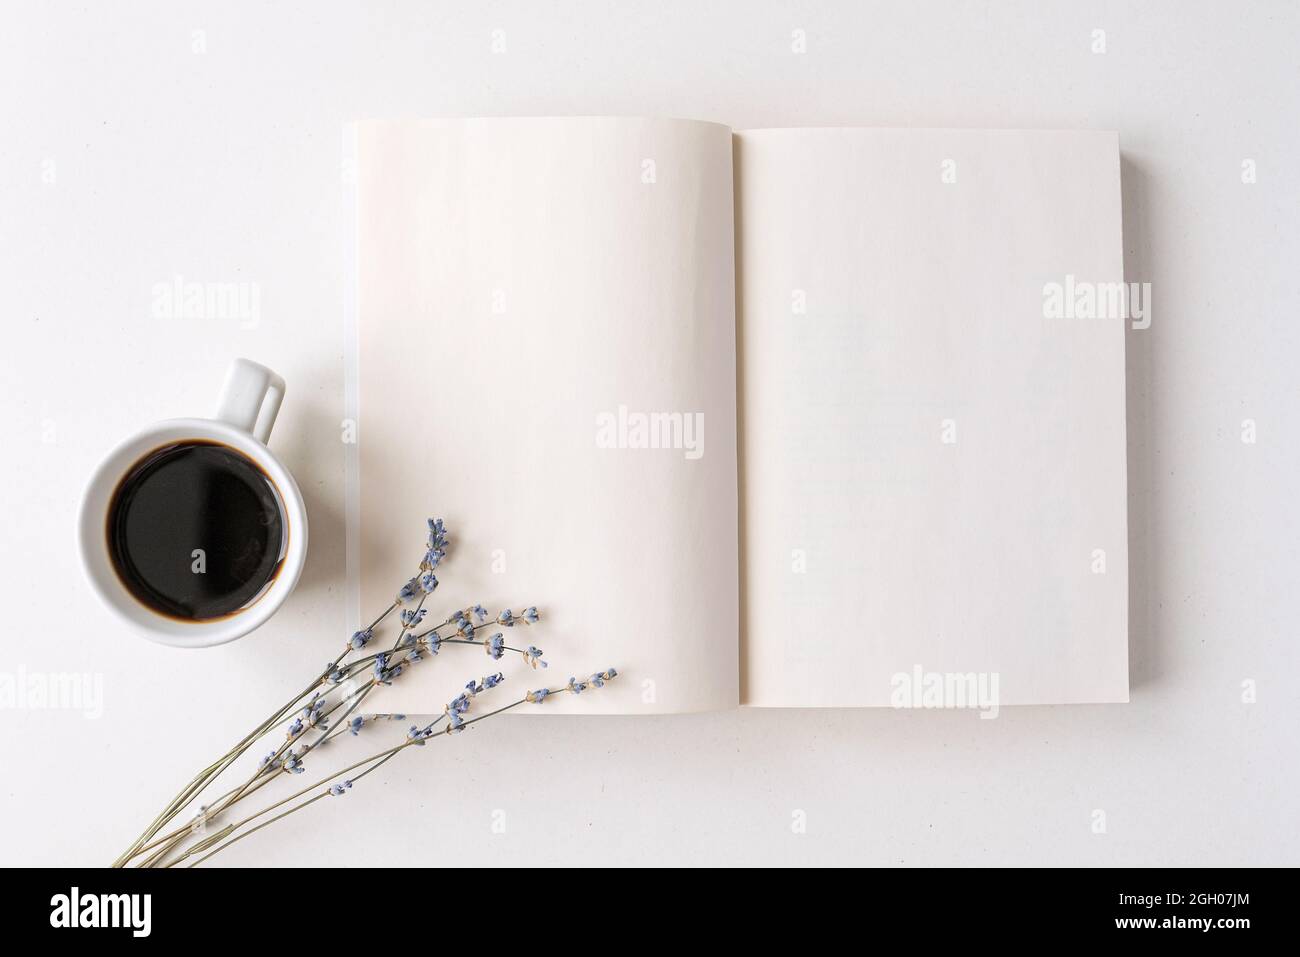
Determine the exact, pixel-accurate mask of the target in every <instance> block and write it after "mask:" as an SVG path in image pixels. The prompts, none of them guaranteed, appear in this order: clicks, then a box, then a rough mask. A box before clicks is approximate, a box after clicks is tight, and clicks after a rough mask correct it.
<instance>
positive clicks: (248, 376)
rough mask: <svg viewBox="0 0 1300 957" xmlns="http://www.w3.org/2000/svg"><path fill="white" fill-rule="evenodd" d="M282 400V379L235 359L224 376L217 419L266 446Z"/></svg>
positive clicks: (259, 367) (250, 363)
mask: <svg viewBox="0 0 1300 957" xmlns="http://www.w3.org/2000/svg"><path fill="white" fill-rule="evenodd" d="M283 401H284V380H283V379H281V378H280V377H279V376H278V375H276V374H275V373H274V372H272V371H271V370H270V369H268V368H267V367H266V366H264V365H259V364H258V363H256V362H253V361H252V360H250V359H236V360H235V361H234V362H232V363H230V370H229V371H228V372H227V373H226V384H225V385H224V386H222V387H221V401H220V402H218V403H217V418H218V419H219V420H221V421H222V422H225V423H226V424H228V425H233V426H234V427H235V428H237V429H240V430H242V431H244V432H249V433H251V434H252V436H253V438H255V439H257V441H259V442H261V443H262V444H263V445H265V444H266V441H267V439H269V438H270V437H271V427H272V426H274V425H275V417H276V416H277V415H279V413H280V403H281V402H283Z"/></svg>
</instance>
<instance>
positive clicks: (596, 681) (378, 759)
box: [168, 668, 618, 867]
mask: <svg viewBox="0 0 1300 957" xmlns="http://www.w3.org/2000/svg"><path fill="white" fill-rule="evenodd" d="M617 675H618V672H617V671H616V670H615V669H613V668H610V669H608V670H606V671H598V672H595V673H593V674H592V675H591V676H590V677H589V678H586V679H583V680H582V681H578V680H577V679H575V678H570V679H569V682H568V684H566V685H563V686H561V687H559V688H540V689H538V690H536V691H530V692H528V694H526V695H525V696H524V697H522V698H520V699H519V700H518V701H514V702H512V703H510V704H508V705H505V706H503V707H500V708H497V709H496V710H495V711H489V712H488V713H487V714H482V715H479V716H478V717H475V718H471V719H469V720H467V721H464V720H462V721H460V722H459V723H458V724H456V725H454V726H453V724H452V722H451V721H450V720H449V721H448V724H447V726H446V727H444V728H443V729H441V730H440V731H432V730H431V729H432V724H430V725H429V730H428V733H422V734H420V735H419V736H418V737H408V738H407V740H405V741H403V742H402V743H401V744H399V745H396V746H394V747H392V748H389V749H387V750H386V751H380V752H378V753H377V754H373V755H371V756H370V757H368V758H363V759H362V760H360V761H358V762H356V763H355V764H351V765H349V766H348V767H346V768H343V769H342V770H340V771H336V772H335V773H333V774H330V775H327V776H326V777H323V778H321V779H320V780H319V781H316V782H314V783H312V784H310V785H308V786H307V787H305V788H303V789H301V790H300V791H297V792H295V793H294V794H291V795H289V796H288V797H286V798H284V799H283V800H281V801H277V802H276V803H275V804H271V805H268V806H267V807H264V808H263V809H262V810H260V811H258V812H257V813H256V814H252V815H250V816H249V817H247V818H244V819H243V820H242V821H239V822H236V823H235V824H234V825H230V826H229V827H230V830H229V831H225V835H226V839H225V840H224V842H223V843H221V844H219V845H217V846H216V847H214V848H213V849H212V850H211V851H209V852H208V853H207V854H204V855H203V856H202V857H200V858H199V859H198V860H196V861H194V862H193V863H192V864H189V865H188V866H189V867H196V866H197V865H199V864H202V863H203V862H204V861H206V860H207V859H208V858H209V857H211V856H212V855H213V854H216V853H217V852H218V851H221V850H224V849H225V848H227V847H229V846H230V845H232V844H235V843H237V842H238V841H240V840H242V839H243V838H245V837H247V836H248V835H250V834H253V833H254V832H256V831H259V830H261V829H262V828H263V827H266V826H267V825H269V824H273V823H274V822H276V821H278V820H280V819H282V818H284V817H287V816H288V815H289V814H292V813H293V812H294V811H299V810H302V809H303V808H305V807H308V806H310V805H312V804H314V803H316V802H317V801H319V800H320V799H321V798H326V797H340V796H342V793H343V792H342V791H337V792H336V791H334V790H333V789H332V788H330V787H327V785H329V783H330V782H331V781H333V780H334V779H335V778H337V777H339V776H341V775H344V774H347V773H348V772H349V771H353V770H356V769H357V768H360V767H363V766H366V765H369V767H365V770H363V771H362V772H361V773H360V774H358V775H356V776H355V777H352V778H349V779H347V785H348V787H349V788H350V787H351V786H352V785H354V784H355V783H356V782H357V781H359V780H360V779H361V778H363V777H365V776H366V775H367V774H369V773H370V772H371V771H374V770H376V769H378V768H379V767H380V766H381V765H383V764H385V763H386V762H387V761H388V760H389V759H391V758H393V757H394V756H396V755H397V754H399V753H401V752H402V751H404V750H406V749H407V748H409V747H413V746H417V745H423V744H424V742H425V741H428V740H430V739H431V738H436V737H442V736H448V735H451V734H455V733H458V732H460V731H463V730H464V729H465V728H467V727H469V726H470V725H471V724H477V723H478V722H480V721H483V720H485V719H487V718H491V717H493V716H495V715H498V714H502V713H504V712H506V711H509V710H511V709H512V708H517V707H519V706H520V705H522V704H541V703H542V702H543V701H545V700H546V699H547V698H549V697H550V696H551V695H554V694H564V693H569V694H574V695H577V694H581V693H582V692H583V691H586V690H588V689H589V688H602V687H604V686H605V683H606V682H607V681H611V680H613V679H614V678H615V677H617ZM457 700H459V699H457ZM455 704H456V702H455V701H453V702H452V703H451V704H449V705H448V706H447V709H448V710H447V714H448V715H449V716H450V715H453V714H455V713H456V712H455V710H454V708H455ZM461 713H463V712H461ZM319 787H325V790H324V791H322V792H321V793H319V794H317V795H315V796H314V797H312V798H310V799H309V800H306V801H304V802H302V803H301V804H297V805H295V806H294V807H291V808H289V809H288V810H286V811H284V812H282V813H280V814H277V815H276V816H275V817H273V818H271V819H270V820H267V821H264V822H263V823H262V824H259V825H258V826H257V827H254V828H251V829H250V830H248V831H245V832H244V833H243V834H238V835H234V836H231V834H232V833H233V831H235V830H238V829H239V828H241V827H243V826H244V825H245V824H248V823H249V822H251V821H255V820H256V819H257V818H259V817H261V816H262V815H264V814H267V813H268V812H270V811H273V810H275V809H276V808H279V807H283V806H284V805H285V804H287V803H289V802H290V801H292V800H294V799H295V798H299V797H302V796H304V795H306V794H308V793H310V792H312V791H314V790H316V789H317V788H319ZM223 830H224V829H223ZM190 853H192V852H187V853H186V854H185V855H183V856H182V857H180V858H178V859H177V860H176V861H174V862H172V863H173V865H174V864H179V863H180V862H181V861H183V860H185V859H186V857H188V856H189V855H190ZM193 853H197V850H196V851H194V852H193ZM168 866H172V865H168Z"/></svg>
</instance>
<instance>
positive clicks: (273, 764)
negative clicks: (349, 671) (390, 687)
mask: <svg viewBox="0 0 1300 957" xmlns="http://www.w3.org/2000/svg"><path fill="white" fill-rule="evenodd" d="M396 607H397V605H396V603H394V604H393V605H391V606H390V607H389V608H388V610H387V611H385V613H384V615H382V616H380V618H379V619H377V621H382V620H383V618H384V617H386V616H387V615H388V614H389V613H391V611H392V610H393V609H394V608H396ZM475 609H477V610H479V611H480V612H481V613H482V616H483V617H484V619H485V620H486V617H487V616H486V612H482V606H479V605H475V606H473V608H472V609H469V610H467V611H466V612H457V613H456V616H452V617H449V618H448V619H446V620H445V621H444V622H442V624H441V625H439V626H437V627H436V628H432V629H428V630H426V631H424V632H422V633H421V634H420V635H419V636H416V637H417V640H420V641H423V642H425V645H426V647H427V644H428V643H429V638H430V636H433V635H435V634H436V632H437V629H438V628H441V627H445V626H447V625H449V624H451V623H452V622H453V621H455V620H456V618H457V616H463V615H465V614H468V613H469V611H473V610H475ZM512 617H513V616H512V614H511V612H510V610H509V609H505V610H504V611H502V612H500V613H498V615H496V616H495V618H494V619H493V620H494V623H499V622H501V621H504V620H507V619H510V618H512ZM538 620H539V616H538V614H537V610H536V608H535V607H532V606H530V607H529V609H528V610H527V611H526V612H525V615H524V617H522V618H519V617H514V621H515V623H519V622H521V621H523V622H527V623H535V622H536V621H538ZM372 637H373V636H372ZM399 643H400V639H399ZM443 643H450V644H463V645H480V646H485V647H486V646H488V645H489V642H486V641H481V640H478V639H469V638H458V639H452V638H442V637H441V636H438V638H437V644H438V645H441V644H443ZM418 647H419V646H417V645H406V646H403V647H401V648H399V649H398V652H397V653H398V654H405V655H407V656H409V654H410V652H412V651H414V650H417V649H418ZM504 647H505V650H507V651H512V652H515V653H518V654H519V655H520V656H521V657H522V658H523V660H524V661H525V662H526V663H528V664H530V665H531V666H532V667H533V668H534V669H536V668H537V667H538V666H539V665H540V666H541V667H542V668H545V667H546V666H547V663H546V662H545V661H543V660H542V658H541V656H542V651H541V650H540V649H538V648H536V647H533V646H529V647H528V648H527V649H519V648H512V647H510V646H504ZM349 650H351V649H349ZM435 653H436V649H435ZM382 654H385V653H383V652H381V653H379V654H376V655H369V656H367V657H366V658H365V659H359V660H358V661H356V662H351V663H349V667H351V666H352V665H355V664H358V663H360V661H370V662H373V660H374V659H375V658H377V657H379V656H380V655H382ZM340 660H341V659H336V660H335V661H334V662H331V663H330V664H329V665H327V666H326V671H333V670H335V669H336V668H337V666H338V664H339V663H340ZM405 660H406V659H405V658H404V659H403V661H405ZM320 683H321V682H318V683H317V686H318V685H319V684H320ZM374 683H375V682H374V681H373V680H372V681H369V682H367V683H366V685H364V686H363V687H362V688H361V689H358V690H357V691H354V692H352V694H350V695H349V696H347V697H345V698H343V699H341V700H340V701H338V702H336V703H335V704H334V705H333V706H332V707H330V708H329V709H328V710H326V711H324V712H323V716H326V717H328V716H329V715H332V714H333V713H334V712H335V711H336V710H337V709H338V708H339V707H342V704H343V702H344V701H347V702H351V703H352V707H350V708H349V710H348V712H346V713H345V714H344V716H343V717H344V718H346V717H347V715H348V714H350V713H351V712H352V711H353V710H355V708H356V707H357V706H358V705H359V704H360V701H361V700H362V698H363V697H364V695H363V694H361V695H360V696H359V693H360V692H368V691H369V690H371V689H372V688H373V686H374ZM311 690H312V689H311V688H308V689H305V690H304V692H303V693H302V694H300V695H299V696H298V697H297V698H296V699H294V700H293V701H292V702H290V703H289V704H288V705H286V707H285V708H284V709H282V714H281V715H280V716H279V719H280V720H283V718H285V717H287V716H288V713H290V711H291V709H292V707H293V706H295V705H296V704H298V703H299V702H300V701H301V700H302V698H303V697H304V696H305V695H306V694H308V693H310V691H311ZM329 690H333V689H332V688H331V689H327V691H326V692H325V693H326V694H328V691H329ZM322 697H323V695H322ZM268 724H270V725H271V727H273V726H274V724H273V723H269V722H268ZM271 727H267V726H265V725H264V726H263V728H262V729H261V731H262V735H264V734H265V733H266V732H268V731H269V730H270V729H271ZM262 735H258V737H261V736H262ZM333 736H334V735H332V734H330V733H329V732H328V731H326V733H325V734H323V735H322V736H321V737H320V738H318V739H317V740H316V741H313V742H310V743H307V744H305V745H303V750H302V751H301V752H299V753H297V754H296V761H297V762H301V759H302V758H303V757H306V755H307V754H308V753H310V752H311V751H313V750H315V748H316V747H317V746H319V745H321V744H323V743H325V742H326V741H327V740H329V738H331V737H333ZM296 738H297V735H295V736H294V740H296ZM254 740H256V739H254ZM288 743H289V742H288V741H286V745H287V744H288ZM250 744H251V742H250ZM243 750H246V748H245V749H243ZM243 750H241V751H240V752H239V753H240V754H242V753H243ZM284 753H285V745H281V747H280V748H279V749H277V750H276V751H274V752H272V753H271V754H269V755H267V757H266V758H264V759H263V761H262V765H261V766H260V767H259V769H258V773H257V777H258V778H259V780H257V781H256V783H253V784H249V783H248V782H244V784H242V785H239V786H236V787H235V788H232V789H231V790H229V791H227V792H226V793H224V794H222V795H219V796H218V797H217V799H216V800H215V802H214V803H213V804H212V805H211V806H208V807H206V808H205V809H204V810H203V815H204V817H205V819H212V818H216V817H217V816H218V815H220V814H221V813H223V812H224V811H226V810H228V809H229V808H231V807H233V806H234V804H235V803H237V802H238V801H239V800H242V799H243V798H245V797H248V796H250V795H251V794H253V793H255V792H256V791H258V790H260V789H261V788H262V787H264V786H265V785H266V784H268V783H270V781H272V780H274V779H276V778H277V777H278V776H279V773H283V768H282V767H281V758H282V756H283V755H284ZM235 757H238V754H236V755H235ZM241 789H242V790H243V793H242V794H241V793H240V791H241ZM191 830H192V828H191V826H190V825H188V824H187V825H185V826H183V827H180V828H177V829H176V830H174V831H172V832H170V833H168V834H166V835H164V836H163V837H162V838H159V839H158V840H156V841H154V842H153V843H151V844H147V845H145V846H143V847H140V848H137V849H134V850H133V852H131V853H129V854H128V855H127V856H125V857H124V862H126V861H129V860H130V859H131V858H133V857H136V856H139V855H140V854H143V853H147V852H149V851H155V853H154V855H152V857H151V858H149V859H146V860H145V861H144V862H142V864H141V866H149V865H150V864H151V863H154V862H155V861H156V860H158V859H161V858H163V857H165V856H166V854H167V853H169V852H170V851H171V850H174V849H175V847H176V845H177V843H178V841H179V840H183V839H184V838H185V836H186V835H187V834H189V833H190V832H191ZM169 842H170V844H169V846H168V847H166V848H163V849H162V851H161V852H159V851H158V848H159V847H161V845H163V844H167V843H169Z"/></svg>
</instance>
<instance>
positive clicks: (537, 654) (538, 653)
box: [523, 645, 547, 669]
mask: <svg viewBox="0 0 1300 957" xmlns="http://www.w3.org/2000/svg"><path fill="white" fill-rule="evenodd" d="M523 658H524V661H526V662H528V665H529V667H531V668H534V669H535V668H536V667H537V666H538V665H541V666H542V667H543V668H545V667H547V664H546V662H545V661H543V660H542V649H541V648H536V647H534V646H532V645H529V646H528V650H527V651H525V652H524V654H523Z"/></svg>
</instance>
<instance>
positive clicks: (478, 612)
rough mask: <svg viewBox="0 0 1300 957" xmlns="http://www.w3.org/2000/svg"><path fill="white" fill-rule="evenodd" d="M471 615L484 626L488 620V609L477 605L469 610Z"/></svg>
mask: <svg viewBox="0 0 1300 957" xmlns="http://www.w3.org/2000/svg"><path fill="white" fill-rule="evenodd" d="M469 613H470V614H472V615H473V616H474V617H475V618H477V619H478V623H479V624H480V625H481V624H483V622H485V621H487V620H488V613H487V609H486V608H484V607H483V606H482V605H475V606H474V607H473V608H471V609H470V610H469Z"/></svg>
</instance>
